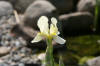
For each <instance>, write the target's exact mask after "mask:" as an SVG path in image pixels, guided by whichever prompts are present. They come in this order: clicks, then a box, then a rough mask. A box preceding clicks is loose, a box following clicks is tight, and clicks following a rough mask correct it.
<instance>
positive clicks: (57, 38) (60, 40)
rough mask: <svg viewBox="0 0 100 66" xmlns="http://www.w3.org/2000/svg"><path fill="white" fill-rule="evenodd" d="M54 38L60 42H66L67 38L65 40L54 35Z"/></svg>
mask: <svg viewBox="0 0 100 66" xmlns="http://www.w3.org/2000/svg"><path fill="white" fill-rule="evenodd" d="M53 40H54V41H55V42H57V43H59V44H64V43H65V42H66V40H64V39H63V38H61V37H59V36H54V37H53Z"/></svg>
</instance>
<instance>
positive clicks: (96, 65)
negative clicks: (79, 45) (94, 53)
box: [86, 57, 100, 66]
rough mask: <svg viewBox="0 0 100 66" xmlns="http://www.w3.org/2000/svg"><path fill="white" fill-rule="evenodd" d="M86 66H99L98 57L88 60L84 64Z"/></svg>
mask: <svg viewBox="0 0 100 66" xmlns="http://www.w3.org/2000/svg"><path fill="white" fill-rule="evenodd" d="M86 64H87V65H88V66H100V57H96V58H93V59H90V60H88V61H87V62H86Z"/></svg>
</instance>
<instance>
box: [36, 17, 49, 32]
mask: <svg viewBox="0 0 100 66" xmlns="http://www.w3.org/2000/svg"><path fill="white" fill-rule="evenodd" d="M37 25H38V27H39V29H40V31H41V32H42V33H45V34H48V31H49V27H48V18H47V17H46V16H41V17H40V18H39V20H38V23H37Z"/></svg>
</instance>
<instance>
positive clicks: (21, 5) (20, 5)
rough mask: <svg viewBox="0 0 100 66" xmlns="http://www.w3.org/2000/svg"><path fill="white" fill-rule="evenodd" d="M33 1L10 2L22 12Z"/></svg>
mask: <svg viewBox="0 0 100 66" xmlns="http://www.w3.org/2000/svg"><path fill="white" fill-rule="evenodd" d="M34 1H35V0H12V1H10V2H11V3H12V4H13V6H14V8H15V9H16V10H17V11H18V12H19V13H24V12H25V10H26V8H27V7H28V6H29V5H30V4H31V3H32V2H34Z"/></svg>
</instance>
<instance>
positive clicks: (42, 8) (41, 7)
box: [23, 0, 56, 29]
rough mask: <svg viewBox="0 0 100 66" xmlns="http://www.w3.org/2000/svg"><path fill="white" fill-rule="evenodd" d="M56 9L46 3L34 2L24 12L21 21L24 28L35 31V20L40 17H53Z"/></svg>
mask: <svg viewBox="0 0 100 66" xmlns="http://www.w3.org/2000/svg"><path fill="white" fill-rule="evenodd" d="M55 11H56V8H55V7H54V6H53V5H52V4H51V3H50V2H48V1H40V0H38V1H35V2H33V3H32V4H31V5H30V6H29V7H28V8H27V10H26V11H25V18H24V20H23V22H24V25H25V26H30V27H33V28H34V29H37V28H38V27H37V20H38V19H39V17H40V16H42V15H45V16H48V17H51V16H55V15H56V13H55Z"/></svg>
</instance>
